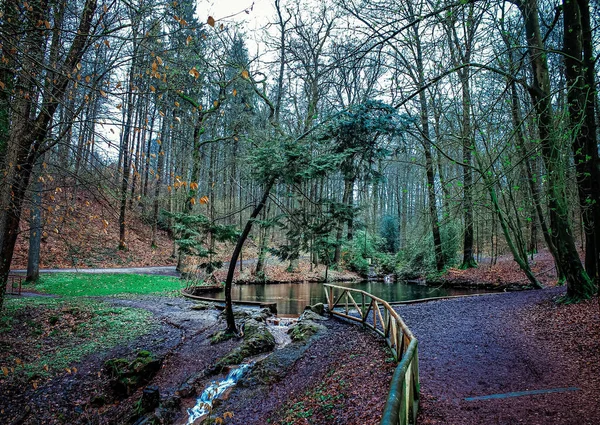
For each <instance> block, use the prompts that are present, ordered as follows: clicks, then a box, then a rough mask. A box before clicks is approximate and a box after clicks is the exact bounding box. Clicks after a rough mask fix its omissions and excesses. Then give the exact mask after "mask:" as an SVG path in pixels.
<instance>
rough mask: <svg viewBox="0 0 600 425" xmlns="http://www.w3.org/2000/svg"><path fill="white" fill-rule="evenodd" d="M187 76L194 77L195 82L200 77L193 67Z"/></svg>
mask: <svg viewBox="0 0 600 425" xmlns="http://www.w3.org/2000/svg"><path fill="white" fill-rule="evenodd" d="M189 74H190V75H191V76H192V77H194V78H195V79H196V80H197V79H198V78H199V77H200V73H199V72H198V70H197V69H196V67H193V68H192V69H190V72H189Z"/></svg>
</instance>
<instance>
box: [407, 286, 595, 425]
mask: <svg viewBox="0 0 600 425" xmlns="http://www.w3.org/2000/svg"><path fill="white" fill-rule="evenodd" d="M564 291H565V290H564V288H550V289H545V290H539V291H526V292H518V293H507V294H494V295H485V296H479V297H472V298H460V299H452V300H443V301H435V302H429V303H424V304H415V305H406V306H399V307H397V311H398V312H399V313H400V315H401V316H402V317H403V318H404V319H405V321H406V323H407V325H408V326H409V327H410V328H411V329H412V330H413V332H414V334H415V336H416V337H417V338H418V340H419V359H420V372H421V392H422V403H421V413H420V423H421V424H467V425H468V424H516V423H527V424H531V425H535V424H540V425H541V424H553V425H554V424H573V425H575V424H590V425H591V424H598V423H600V404H598V396H599V395H600V386H599V384H598V378H597V376H598V358H597V355H598V354H597V353H598V351H597V350H598V340H597V338H598V336H600V335H598V333H599V330H600V325H599V324H600V321H599V319H598V310H597V306H596V305H594V304H593V303H588V304H587V308H586V307H585V306H583V307H581V306H580V307H577V306H573V307H572V308H574V309H577V308H579V309H581V308H583V309H584V310H585V312H584V313H583V314H581V315H580V316H579V317H578V316H575V317H573V314H572V313H570V312H569V311H566V310H569V309H570V308H571V306H557V305H556V304H555V303H554V302H553V299H554V298H555V297H557V296H559V295H561V294H563V293H564ZM569 318H570V319H569ZM581 318H584V319H582V320H581V321H580V320H579V319H581ZM570 321H573V322H579V324H581V322H582V321H583V322H584V326H580V325H579V324H578V323H572V324H571V325H569V322H570ZM585 325H587V326H588V327H587V328H586V327H585ZM589 338H592V339H593V340H594V341H595V342H592V343H588V344H586V345H585V347H583V348H582V347H581V345H582V344H583V341H587V340H588V339H589ZM578 346H579V348H578ZM557 388H578V390H577V391H573V392H556V393H547V394H537V395H523V396H519V397H510V398H504V397H503V398H498V399H486V400H478V401H467V400H465V398H467V397H477V396H486V395H492V394H506V393H511V392H523V391H531V390H550V389H557Z"/></svg>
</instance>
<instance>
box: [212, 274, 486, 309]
mask: <svg viewBox="0 0 600 425" xmlns="http://www.w3.org/2000/svg"><path fill="white" fill-rule="evenodd" d="M336 285H339V286H345V287H349V288H355V289H361V290H363V291H366V292H369V293H371V294H373V295H375V296H376V297H379V298H382V299H384V300H386V301H390V302H393V301H409V300H417V299H422V298H431V297H445V296H449V295H468V294H480V293H486V292H491V291H489V290H481V289H453V288H437V287H430V286H425V285H419V284H415V283H406V282H391V283H386V282H380V281H363V282H345V283H336ZM231 293H232V296H233V299H234V300H243V301H262V302H276V303H277V312H278V314H279V315H296V316H297V315H299V314H300V313H302V311H303V310H304V307H305V306H307V305H312V304H316V303H318V302H322V303H324V302H325V292H324V291H323V284H322V283H314V282H311V283H278V284H250V285H234V286H233V288H232V291H231ZM211 296H213V295H211ZM214 296H215V297H216V298H221V299H223V298H224V295H223V293H222V292H221V293H216V294H214Z"/></svg>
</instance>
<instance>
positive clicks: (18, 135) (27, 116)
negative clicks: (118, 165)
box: [0, 0, 96, 310]
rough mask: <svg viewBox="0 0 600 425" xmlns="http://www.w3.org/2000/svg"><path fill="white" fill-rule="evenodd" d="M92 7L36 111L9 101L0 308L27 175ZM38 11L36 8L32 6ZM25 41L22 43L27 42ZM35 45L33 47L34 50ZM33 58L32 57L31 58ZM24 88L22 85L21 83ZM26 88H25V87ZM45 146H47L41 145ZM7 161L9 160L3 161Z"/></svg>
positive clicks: (86, 32) (77, 55)
mask: <svg viewBox="0 0 600 425" xmlns="http://www.w3.org/2000/svg"><path fill="white" fill-rule="evenodd" d="M95 11H96V1H95V0H87V1H86V3H85V5H84V6H83V9H82V11H81V15H80V22H79V27H78V29H77V33H76V36H75V38H74V39H73V42H72V43H71V46H70V47H69V50H68V53H67V56H66V59H65V61H64V63H62V64H60V65H58V68H60V71H61V72H59V73H57V77H56V81H55V82H54V81H53V83H54V84H53V87H52V88H51V90H50V91H49V92H48V94H47V97H44V99H43V103H42V105H40V108H39V109H36V112H39V113H38V115H37V116H36V117H33V118H32V115H31V113H32V109H31V108H30V107H28V106H27V103H28V102H27V99H25V97H24V96H19V97H17V100H16V101H15V102H13V108H14V109H13V111H14V115H13V117H14V119H13V121H12V125H11V129H10V137H9V140H8V149H7V152H11V155H12V157H13V158H14V159H15V161H12V164H13V166H8V167H7V169H6V170H5V172H6V174H5V177H4V184H3V187H2V189H1V190H0V193H1V195H2V196H1V198H0V202H1V206H2V209H1V210H0V211H1V215H0V310H1V309H2V305H3V302H4V294H5V291H6V281H7V279H8V273H9V271H10V265H11V262H12V258H13V253H14V248H15V243H16V240H17V234H18V231H19V222H20V220H21V211H22V206H23V201H24V198H25V193H26V190H27V186H28V185H29V179H30V178H31V173H32V171H33V164H35V162H36V161H37V159H38V157H39V156H40V151H41V150H42V147H44V146H43V144H44V142H45V140H46V135H47V134H48V131H49V128H50V125H51V123H52V119H53V117H54V114H55V112H56V110H57V108H58V106H59V102H60V101H62V100H63V99H64V98H65V93H66V89H67V87H68V85H69V82H70V79H69V77H68V76H67V74H69V73H70V72H71V70H72V69H73V68H74V67H75V66H76V64H78V63H79V62H80V61H81V58H82V56H83V53H84V52H85V50H86V49H87V47H88V40H89V37H90V28H91V24H92V18H93V16H94V13H95ZM41 12H42V14H41V15H40V16H31V17H30V19H29V22H33V24H32V25H35V24H36V23H37V22H38V21H43V19H44V16H43V12H44V11H41ZM33 13H36V14H38V13H39V11H37V10H35V9H34V12H33ZM40 31H42V30H41V29H40V28H37V29H33V30H32V31H31V32H30V33H29V35H28V36H27V37H29V36H31V37H32V40H31V41H33V42H34V45H32V46H28V47H30V48H31V47H33V48H34V50H31V51H32V52H36V51H37V52H39V51H41V49H40V46H39V45H37V42H36V41H35V40H34V38H35V37H39V36H40ZM27 43H28V42H27V41H25V44H26V45H27ZM36 48H37V50H35V49H36ZM34 62H35V59H34ZM25 65H27V66H26V67H25V68H26V69H36V68H35V67H36V66H37V65H36V64H35V63H33V64H31V65H28V64H25ZM22 79H26V80H27V79H29V76H25V75H23V76H22V77H20V78H19V79H18V82H17V86H19V84H20V85H21V86H23V84H24V83H23V82H22ZM25 88H26V87H25ZM25 92H26V91H25ZM45 148H46V149H48V148H49V146H45ZM7 163H9V162H7Z"/></svg>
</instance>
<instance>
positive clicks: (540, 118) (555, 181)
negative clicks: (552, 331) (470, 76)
mask: <svg viewBox="0 0 600 425" xmlns="http://www.w3.org/2000/svg"><path fill="white" fill-rule="evenodd" d="M517 6H518V7H519V9H520V10H521V12H522V14H523V18H524V21H525V29H526V33H527V44H528V55H529V59H530V62H531V67H532V76H533V84H532V87H531V88H530V90H529V93H530V95H531V98H532V101H533V104H534V107H535V110H536V115H537V122H538V129H539V134H540V144H541V148H542V150H541V151H542V157H543V159H544V164H545V166H546V170H547V176H548V184H547V190H548V207H549V216H550V229H551V232H552V235H553V241H554V244H555V246H556V255H557V258H555V260H556V262H557V263H558V264H559V268H560V270H561V272H562V273H563V274H564V277H565V279H566V281H567V296H566V298H565V301H569V302H570V301H578V300H581V299H587V298H589V297H590V296H591V295H592V294H593V293H594V291H595V286H594V284H593V283H592V281H591V280H590V278H589V276H588V274H587V273H586V271H585V269H584V267H583V265H582V264H581V260H580V259H579V254H578V252H577V247H576V246H575V238H574V235H573V231H572V226H571V222H570V220H569V202H568V200H567V198H566V195H565V191H564V185H565V176H564V172H562V162H561V161H562V159H561V158H560V151H561V149H560V143H561V142H560V140H557V139H556V136H555V135H554V134H553V132H554V128H553V119H552V118H553V117H552V114H553V111H552V105H551V91H550V75H549V72H548V62H547V58H546V53H545V49H544V43H543V41H542V36H541V31H540V24H539V17H538V8H537V2H536V0H524V1H522V2H519V3H518V4H517Z"/></svg>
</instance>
